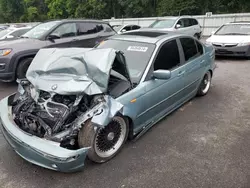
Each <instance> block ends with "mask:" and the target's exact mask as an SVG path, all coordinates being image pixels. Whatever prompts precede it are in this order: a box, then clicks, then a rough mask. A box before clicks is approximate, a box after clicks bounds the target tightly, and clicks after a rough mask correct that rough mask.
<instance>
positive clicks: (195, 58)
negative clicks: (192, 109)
mask: <svg viewBox="0 0 250 188" xmlns="http://www.w3.org/2000/svg"><path fill="white" fill-rule="evenodd" d="M179 40H180V43H181V46H182V49H183V55H184V61H185V71H186V73H185V76H184V78H185V79H184V84H185V90H184V91H185V96H187V97H188V96H190V95H192V94H195V92H196V90H197V88H198V86H199V84H200V81H201V78H202V77H203V75H204V74H205V68H204V67H205V65H206V62H205V58H204V55H203V53H204V52H203V46H202V44H200V43H199V42H198V41H196V40H194V39H193V38H191V37H183V38H180V39H179Z"/></svg>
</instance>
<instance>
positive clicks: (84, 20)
mask: <svg viewBox="0 0 250 188" xmlns="http://www.w3.org/2000/svg"><path fill="white" fill-rule="evenodd" d="M53 21H57V22H60V23H68V22H72V21H74V22H95V23H107V24H108V22H106V21H103V20H94V19H93V20H92V19H62V20H48V21H46V22H53Z"/></svg>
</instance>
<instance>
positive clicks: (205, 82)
mask: <svg viewBox="0 0 250 188" xmlns="http://www.w3.org/2000/svg"><path fill="white" fill-rule="evenodd" d="M211 81H212V75H211V72H210V71H207V72H206V74H205V75H204V77H203V79H202V81H201V84H200V86H199V89H198V92H197V96H204V95H206V94H207V93H208V91H209V89H210V86H211Z"/></svg>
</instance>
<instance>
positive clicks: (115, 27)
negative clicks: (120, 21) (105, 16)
mask: <svg viewBox="0 0 250 188" xmlns="http://www.w3.org/2000/svg"><path fill="white" fill-rule="evenodd" d="M112 28H113V29H114V30H115V31H116V32H118V31H119V30H120V29H121V28H122V25H115V26H113V27H112Z"/></svg>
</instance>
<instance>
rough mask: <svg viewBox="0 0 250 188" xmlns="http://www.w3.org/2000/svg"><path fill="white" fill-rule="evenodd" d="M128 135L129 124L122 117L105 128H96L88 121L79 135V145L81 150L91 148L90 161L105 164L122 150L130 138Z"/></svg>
mask: <svg viewBox="0 0 250 188" xmlns="http://www.w3.org/2000/svg"><path fill="white" fill-rule="evenodd" d="M128 133H129V126H128V123H127V121H126V120H125V119H124V118H123V117H120V116H115V117H114V118H113V119H112V121H111V122H110V123H109V124H108V125H107V126H105V127H103V128H97V127H94V125H93V124H92V123H91V121H88V122H86V123H85V125H84V126H83V128H82V129H81V130H80V132H79V134H78V144H79V146H80V147H81V148H83V147H91V148H90V149H89V151H88V158H89V159H90V160H92V161H94V162H96V163H104V162H107V161H108V160H110V159H112V158H113V157H114V156H115V155H116V154H117V153H118V152H119V151H120V150H121V148H122V146H123V145H124V143H125V142H126V140H127V138H128Z"/></svg>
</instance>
